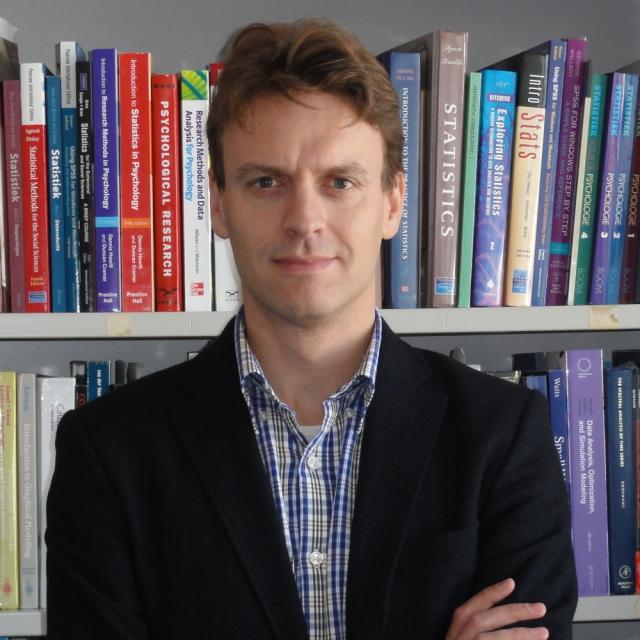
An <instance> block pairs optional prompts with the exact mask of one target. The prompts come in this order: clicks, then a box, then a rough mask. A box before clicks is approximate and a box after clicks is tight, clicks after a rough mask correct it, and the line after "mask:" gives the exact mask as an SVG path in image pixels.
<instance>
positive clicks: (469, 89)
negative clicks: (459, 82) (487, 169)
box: [458, 71, 482, 308]
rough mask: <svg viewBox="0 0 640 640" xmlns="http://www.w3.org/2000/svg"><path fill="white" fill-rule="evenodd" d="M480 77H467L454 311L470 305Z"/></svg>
mask: <svg viewBox="0 0 640 640" xmlns="http://www.w3.org/2000/svg"><path fill="white" fill-rule="evenodd" d="M481 85H482V74H481V73H479V72H477V71H474V72H472V73H469V74H467V86H466V96H465V112H464V117H465V123H464V146H463V151H464V163H463V168H462V201H461V205H460V256H459V258H460V259H459V267H458V307H461V308H467V307H469V306H470V305H471V271H472V269H473V226H474V222H475V207H476V178H477V172H478V134H479V132H480V91H481Z"/></svg>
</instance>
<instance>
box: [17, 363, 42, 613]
mask: <svg viewBox="0 0 640 640" xmlns="http://www.w3.org/2000/svg"><path fill="white" fill-rule="evenodd" d="M18 500H19V508H18V518H19V539H18V548H19V550H20V560H19V569H20V580H19V584H20V608H21V609H37V608H38V604H39V603H38V600H39V582H38V572H39V564H40V563H39V555H38V470H37V459H36V376H35V374H33V373H20V374H18Z"/></svg>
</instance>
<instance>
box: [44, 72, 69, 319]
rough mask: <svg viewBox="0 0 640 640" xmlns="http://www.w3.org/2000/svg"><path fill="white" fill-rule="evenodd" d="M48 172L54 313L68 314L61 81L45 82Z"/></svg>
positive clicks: (55, 79) (52, 307)
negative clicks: (66, 312)
mask: <svg viewBox="0 0 640 640" xmlns="http://www.w3.org/2000/svg"><path fill="white" fill-rule="evenodd" d="M45 93H46V109H47V113H46V119H47V168H48V184H49V260H50V261H51V311H56V312H65V311H67V270H66V266H67V265H66V261H65V257H66V256H65V224H66V222H67V220H66V219H65V218H66V216H65V211H64V208H65V202H64V201H65V197H64V188H65V179H64V165H63V162H62V106H61V102H60V78H59V77H58V76H48V77H47V78H46V79H45Z"/></svg>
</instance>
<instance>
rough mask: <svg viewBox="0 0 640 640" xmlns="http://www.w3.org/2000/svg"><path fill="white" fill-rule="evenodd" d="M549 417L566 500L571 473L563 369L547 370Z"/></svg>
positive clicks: (565, 386)
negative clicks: (565, 491)
mask: <svg viewBox="0 0 640 640" xmlns="http://www.w3.org/2000/svg"><path fill="white" fill-rule="evenodd" d="M547 384H548V392H547V398H548V400H549V417H550V420H551V431H552V432H553V443H554V445H555V447H556V451H557V452H558V460H559V461H560V468H561V469H562V477H563V478H564V484H565V487H566V488H567V500H568V499H569V496H570V495H571V473H570V466H569V417H568V415H567V378H566V372H565V371H564V370H563V369H549V371H547Z"/></svg>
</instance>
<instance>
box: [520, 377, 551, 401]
mask: <svg viewBox="0 0 640 640" xmlns="http://www.w3.org/2000/svg"><path fill="white" fill-rule="evenodd" d="M522 380H523V382H524V385H525V387H527V389H533V390H534V391H539V392H540V393H541V394H542V395H543V396H544V397H545V398H546V397H547V376H546V374H544V373H527V374H524V375H523V376H522Z"/></svg>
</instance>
